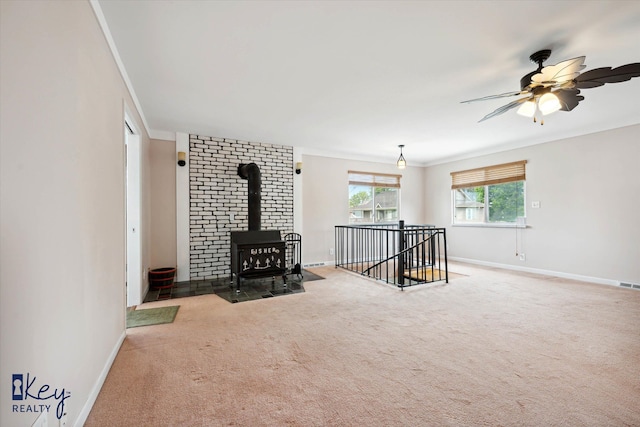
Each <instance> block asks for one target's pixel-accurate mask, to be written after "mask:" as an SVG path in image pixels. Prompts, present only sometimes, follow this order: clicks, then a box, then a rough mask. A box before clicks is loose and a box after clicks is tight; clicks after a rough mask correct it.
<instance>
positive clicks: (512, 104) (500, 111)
mask: <svg viewBox="0 0 640 427" xmlns="http://www.w3.org/2000/svg"><path fill="white" fill-rule="evenodd" d="M530 99H531V97H530V96H527V97H525V98H520V99H516V100H515V101H512V102H510V103H508V104H507V105H503V106H502V107H500V108H498V109H497V110H495V111H493V112H491V113H489V114H487V115H486V116H484V117H483V118H482V119H480V120H479V121H478V123H480V122H484V121H485V120H489V119H490V118H492V117H495V116H499V115H500V114H503V113H506V112H507V111H509V110H511V109H513V108H515V107H517V106H519V105H520V104H522V103H523V102H527V101H529V100H530Z"/></svg>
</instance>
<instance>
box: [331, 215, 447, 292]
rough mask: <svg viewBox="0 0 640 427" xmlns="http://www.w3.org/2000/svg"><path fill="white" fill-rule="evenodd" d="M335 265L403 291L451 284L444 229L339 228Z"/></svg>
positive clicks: (370, 226)
mask: <svg viewBox="0 0 640 427" xmlns="http://www.w3.org/2000/svg"><path fill="white" fill-rule="evenodd" d="M335 245H336V251H335V265H336V267H341V268H345V269H347V270H350V271H354V272H357V273H360V274H362V275H366V276H369V277H372V278H374V279H376V280H382V281H385V282H387V283H390V284H393V285H396V286H398V287H400V288H404V287H406V286H413V285H417V284H421V283H430V282H435V281H440V280H444V281H446V282H447V283H448V282H449V273H448V266H447V238H446V230H445V229H444V228H436V227H435V226H433V225H406V226H405V225H404V221H400V222H399V223H398V224H375V225H338V226H336V227H335Z"/></svg>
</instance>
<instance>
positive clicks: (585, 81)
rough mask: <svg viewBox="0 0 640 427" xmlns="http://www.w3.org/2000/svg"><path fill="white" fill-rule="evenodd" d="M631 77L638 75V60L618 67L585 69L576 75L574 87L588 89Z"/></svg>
mask: <svg viewBox="0 0 640 427" xmlns="http://www.w3.org/2000/svg"><path fill="white" fill-rule="evenodd" d="M633 77H640V62H634V63H632V64H626V65H621V66H620V67H616V68H611V67H603V68H595V69H593V70H589V71H585V72H584V73H582V74H580V75H579V76H578V77H576V79H575V81H576V87H577V88H579V89H590V88H593V87H598V86H602V85H604V84H605V83H620V82H626V81H627V80H631V79H632V78H633Z"/></svg>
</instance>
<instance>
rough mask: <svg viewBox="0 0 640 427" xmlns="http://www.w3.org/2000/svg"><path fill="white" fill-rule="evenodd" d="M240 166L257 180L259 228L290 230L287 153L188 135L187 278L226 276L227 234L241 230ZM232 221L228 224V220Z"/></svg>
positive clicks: (244, 195)
mask: <svg viewBox="0 0 640 427" xmlns="http://www.w3.org/2000/svg"><path fill="white" fill-rule="evenodd" d="M240 163H255V164H256V165H258V167H259V168H260V173H261V178H262V203H261V204H262V221H261V224H262V229H263V230H280V232H281V234H282V236H283V237H284V235H285V234H286V233H290V232H291V231H293V148H292V147H286V146H283V145H274V144H265V143H257V142H247V141H238V140H235V139H228V138H212V137H209V136H199V135H189V185H190V190H189V194H190V211H189V223H190V225H189V235H190V239H189V240H190V268H191V279H193V280H197V279H213V278H218V277H227V276H229V275H230V271H231V269H230V262H231V261H230V260H231V242H230V232H231V231H237V230H247V229H248V228H249V225H248V220H247V180H244V179H242V178H240V177H239V176H238V166H239V165H240ZM232 216H233V220H232V219H231V217H232Z"/></svg>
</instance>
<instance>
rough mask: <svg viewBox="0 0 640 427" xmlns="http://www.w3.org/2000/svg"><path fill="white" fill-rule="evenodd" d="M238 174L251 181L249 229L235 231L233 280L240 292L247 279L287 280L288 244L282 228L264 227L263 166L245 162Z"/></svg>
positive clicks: (232, 266) (233, 238)
mask: <svg viewBox="0 0 640 427" xmlns="http://www.w3.org/2000/svg"><path fill="white" fill-rule="evenodd" d="M238 175H239V176H240V178H242V179H246V180H247V181H248V217H249V230H248V231H232V232H231V281H232V282H233V285H234V288H235V290H236V292H238V291H239V290H240V281H241V279H243V278H259V277H274V276H277V275H281V276H282V277H283V280H285V282H286V275H285V273H286V270H287V269H286V262H285V259H286V258H285V256H286V246H285V242H284V240H282V237H281V236H280V231H279V230H261V224H260V222H261V209H260V202H261V197H262V193H261V192H262V189H261V187H262V180H261V177H260V169H259V168H258V166H257V165H256V164H255V163H249V164H244V163H241V164H240V166H238ZM234 276H235V278H234ZM234 279H235V280H234Z"/></svg>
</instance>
